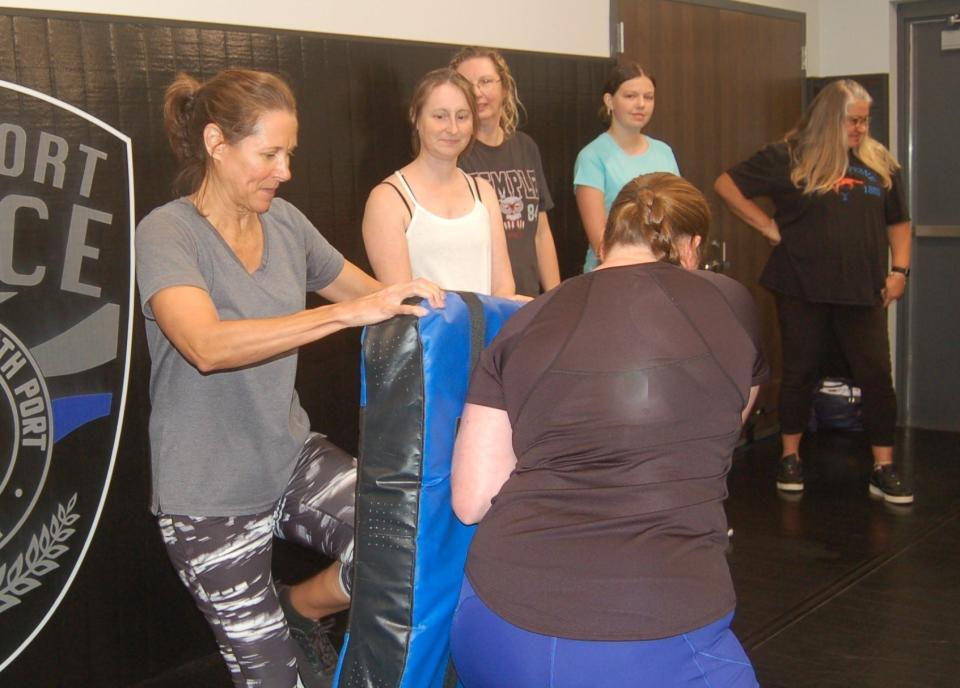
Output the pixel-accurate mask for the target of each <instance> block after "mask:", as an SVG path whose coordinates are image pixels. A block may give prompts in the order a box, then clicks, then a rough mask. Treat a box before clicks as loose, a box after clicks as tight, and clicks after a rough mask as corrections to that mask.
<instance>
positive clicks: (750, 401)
mask: <svg viewBox="0 0 960 688" xmlns="http://www.w3.org/2000/svg"><path fill="white" fill-rule="evenodd" d="M759 392H760V385H754V386H753V387H751V388H750V396H749V397H748V398H747V405H746V406H744V407H743V410H742V411H741V412H740V425H743V424H744V423H746V422H747V418H749V417H750V412H751V411H752V410H753V405H754V404H755V403H756V402H757V394H758V393H759Z"/></svg>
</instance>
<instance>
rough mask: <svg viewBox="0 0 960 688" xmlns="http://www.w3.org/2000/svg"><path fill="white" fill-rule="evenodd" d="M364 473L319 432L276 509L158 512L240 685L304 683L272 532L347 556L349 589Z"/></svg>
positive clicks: (265, 687) (278, 687)
mask: <svg viewBox="0 0 960 688" xmlns="http://www.w3.org/2000/svg"><path fill="white" fill-rule="evenodd" d="M356 478H357V467H356V460H355V459H354V458H353V457H351V456H350V455H349V454H347V453H345V452H344V451H342V450H341V449H339V448H337V447H336V446H334V445H333V444H331V443H330V442H328V441H327V440H326V438H324V437H323V435H318V434H311V435H310V436H309V437H308V438H307V441H306V442H305V443H304V445H303V449H302V450H301V452H300V457H299V458H298V460H297V465H296V469H295V470H294V473H293V476H292V477H291V479H290V484H289V485H288V486H287V490H286V492H285V493H284V494H283V496H282V497H281V498H280V501H279V502H278V503H277V506H276V509H274V510H273V511H270V512H265V513H261V514H253V515H250V516H228V517H200V516H174V515H170V514H160V515H159V516H158V521H159V524H160V531H161V533H162V535H163V541H164V544H165V545H166V548H167V554H168V555H169V556H170V560H171V561H172V562H173V565H174V568H176V570H177V573H178V574H179V576H180V579H181V580H182V581H183V583H184V585H186V586H187V589H188V590H189V591H190V593H191V594H192V595H193V598H194V600H195V601H196V603H197V606H198V607H199V608H200V611H201V612H203V615H204V616H205V617H206V618H207V622H208V623H209V624H210V626H211V627H212V628H213V632H214V635H215V636H216V638H217V643H218V644H219V646H220V652H221V654H222V655H223V658H224V660H225V661H226V663H227V667H228V668H229V669H230V675H231V677H232V678H233V685H234V686H235V687H236V688H292V687H293V686H297V685H298V678H297V668H296V660H295V659H294V653H293V649H292V648H293V645H292V643H293V642H294V641H293V640H292V639H291V638H290V634H289V632H288V631H287V624H286V622H285V621H284V618H283V612H282V611H281V609H280V602H279V600H278V599H277V593H276V590H275V589H274V586H273V580H272V577H271V574H270V560H271V554H272V551H273V537H274V536H277V537H280V538H283V539H285V540H289V541H291V542H296V543H298V544H300V545H303V546H305V547H309V548H311V549H314V550H317V551H319V552H322V553H323V554H325V555H326V556H328V557H330V558H332V559H339V560H340V562H341V564H342V568H341V572H340V582H341V584H342V585H343V588H344V590H345V591H347V592H348V593H349V591H350V582H351V573H352V569H353V513H354V511H353V509H354V491H355V487H356Z"/></svg>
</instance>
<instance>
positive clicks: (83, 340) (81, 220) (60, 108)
mask: <svg viewBox="0 0 960 688" xmlns="http://www.w3.org/2000/svg"><path fill="white" fill-rule="evenodd" d="M133 227H134V209H133V167H132V158H131V144H130V139H129V138H128V137H126V136H124V135H123V134H121V133H120V132H118V131H116V130H115V129H113V128H111V127H109V126H108V125H106V124H104V123H102V122H100V121H99V120H97V119H95V118H94V117H92V116H90V115H88V114H87V113H84V112H83V111H81V110H78V109H77V108H75V107H73V106H70V105H68V104H66V103H62V102H60V101H58V100H55V99H53V98H51V97H49V96H47V95H45V94H42V93H38V92H36V91H32V90H30V89H27V88H24V87H22V86H18V85H16V84H12V83H8V82H5V81H0V627H2V628H3V629H4V632H3V633H2V634H0V669H2V668H3V667H4V666H6V664H8V663H9V662H10V661H12V660H13V658H14V657H16V656H17V655H18V654H19V653H20V652H21V651H22V650H23V649H24V648H25V647H26V646H27V644H28V643H29V642H30V641H31V640H32V639H33V638H34V637H35V636H36V634H37V633H39V631H40V629H41V628H42V627H43V625H44V624H45V623H46V622H47V621H48V620H49V619H50V617H51V616H52V615H53V614H54V613H55V611H56V608H57V606H58V605H59V603H60V601H61V600H62V599H63V596H64V595H65V594H66V591H67V589H68V588H69V586H70V583H71V582H72V581H73V578H74V576H75V575H76V572H77V570H78V569H79V567H80V565H81V564H82V562H83V557H84V554H85V553H86V550H87V548H88V546H89V544H90V540H91V538H92V537H93V533H94V531H95V529H96V527H97V521H98V519H99V516H100V513H101V511H102V508H103V504H104V500H105V498H106V494H107V489H108V488H109V486H110V477H111V474H112V472H113V465H114V461H115V458H116V453H117V446H118V442H119V435H120V426H121V423H122V419H123V408H124V401H125V397H126V389H127V379H128V373H129V358H130V338H131V331H132V327H131V323H132V320H131V308H132V303H133Z"/></svg>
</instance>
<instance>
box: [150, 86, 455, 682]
mask: <svg viewBox="0 0 960 688" xmlns="http://www.w3.org/2000/svg"><path fill="white" fill-rule="evenodd" d="M164 120H165V125H166V129H167V134H168V137H169V139H170V143H171V146H172V147H173V150H174V152H175V154H176V155H177V157H178V159H179V160H180V163H181V168H180V173H179V175H178V178H177V186H178V187H180V190H181V191H182V192H184V193H185V195H184V196H183V197H182V198H179V199H177V200H175V201H172V202H170V203H168V204H166V205H164V206H162V207H160V208H157V209H156V210H154V211H153V212H152V213H150V214H149V215H148V216H147V217H146V218H144V220H143V221H142V222H141V223H140V225H139V227H138V228H137V237H136V243H137V272H138V274H137V281H138V284H139V287H140V296H141V299H142V305H143V312H144V316H145V318H146V330H147V338H148V344H149V347H150V357H151V379H150V397H151V403H152V410H151V415H150V448H151V464H152V471H153V496H152V509H153V511H154V513H156V514H157V517H158V522H159V524H160V528H161V532H162V534H163V540H164V544H165V546H166V548H167V551H168V554H169V556H170V559H171V561H172V562H173V564H174V567H175V568H176V569H177V572H178V574H179V575H180V578H181V579H182V580H183V582H184V583H185V585H186V586H187V588H188V589H189V590H190V592H191V593H192V594H193V596H194V598H195V600H196V603H197V606H198V607H199V608H200V610H201V611H202V612H203V614H204V615H205V616H206V618H207V620H208V622H209V623H210V625H211V627H212V629H213V631H214V634H215V635H216V637H217V641H218V643H219V645H220V651H221V653H222V654H223V657H224V659H225V661H226V663H227V666H228V668H229V669H230V673H231V675H232V678H233V682H234V685H235V686H247V685H252V684H253V683H257V685H269V686H290V687H292V686H295V685H297V684H298V671H299V675H300V679H301V680H302V681H303V683H304V684H306V685H313V684H314V683H315V682H316V681H317V680H318V674H322V673H329V672H332V670H333V668H334V664H335V661H336V653H335V651H334V650H333V649H332V647H331V646H330V644H329V641H328V640H326V639H325V635H324V634H322V633H318V632H317V630H318V625H317V624H318V620H319V619H321V618H322V617H325V616H327V615H329V614H332V613H334V612H337V611H340V610H342V609H345V608H346V607H347V606H349V602H350V596H349V591H350V582H351V581H350V578H351V576H350V571H351V561H352V551H353V495H354V488H353V485H354V481H355V473H356V467H355V462H354V460H353V459H352V457H350V456H349V455H347V454H345V453H344V452H343V451H341V450H339V449H337V448H336V447H334V446H333V445H332V444H330V443H329V442H327V441H326V439H325V438H324V437H323V436H322V435H318V434H316V433H311V432H310V427H309V420H308V418H307V416H306V413H305V412H304V410H303V409H302V408H301V406H300V403H299V400H298V398H297V394H296V392H295V391H294V378H295V375H296V365H297V356H296V353H297V348H298V347H300V346H302V345H304V344H308V343H310V342H312V341H315V340H317V339H320V338H322V337H325V336H327V335H329V334H332V333H333V332H336V331H338V330H341V329H343V328H346V327H354V326H360V325H366V324H370V323H375V322H379V321H381V320H384V319H387V318H389V317H391V316H393V315H396V314H400V313H412V314H417V315H422V314H423V313H424V312H425V311H424V309H423V308H421V307H418V306H409V305H404V304H403V300H404V299H405V298H407V297H410V296H420V297H424V298H427V299H429V301H430V303H431V304H433V305H438V306H439V305H442V293H441V292H440V290H439V289H438V288H437V287H436V286H435V285H433V284H430V283H429V282H426V281H422V280H420V281H416V282H408V283H404V284H398V285H395V286H392V287H389V288H387V289H381V287H382V285H381V284H380V283H379V282H377V281H376V280H374V279H373V278H372V277H369V276H368V275H366V274H364V273H363V272H362V271H361V270H360V269H358V268H357V267H356V266H354V265H352V264H351V263H349V262H348V261H346V260H344V258H343V256H342V255H341V254H340V253H339V252H338V251H337V250H336V249H334V248H333V247H332V246H330V244H329V243H327V241H326V240H325V239H324V238H323V237H322V236H321V235H320V234H319V232H317V230H316V228H315V227H314V226H313V225H312V224H311V223H310V222H309V220H307V218H306V217H304V216H303V214H302V213H300V212H299V211H298V210H297V209H296V208H294V207H293V206H292V205H290V204H289V203H286V202H285V201H283V200H281V199H277V198H275V196H276V192H277V189H278V187H279V185H280V184H281V183H283V182H285V181H287V180H288V179H290V175H291V173H290V158H291V155H292V153H293V150H294V148H296V145H297V114H296V104H295V101H294V97H293V93H292V92H291V90H290V88H289V86H287V84H285V83H284V82H283V81H282V80H281V79H279V78H278V77H276V76H274V75H271V74H267V73H263V72H256V71H250V70H227V71H224V72H221V73H220V74H218V75H217V76H215V77H214V78H212V79H211V80H210V81H208V82H206V83H203V84H200V83H198V82H197V81H195V80H194V79H192V78H191V77H189V76H187V75H185V74H181V75H180V76H178V77H177V79H176V80H175V81H174V83H173V84H172V85H171V86H170V87H169V88H168V90H167V94H166V98H165V101H164ZM307 291H316V292H318V293H319V294H321V295H322V296H323V297H325V298H326V299H327V300H329V301H332V302H334V303H333V304H332V305H329V306H322V307H319V308H311V309H307V308H305V305H306V299H305V294H306V292H307ZM275 534H276V535H280V536H282V537H284V538H286V539H291V540H294V541H296V542H299V543H301V544H303V545H305V546H308V547H311V548H313V549H316V550H319V551H321V552H323V553H324V554H325V555H327V556H329V557H330V558H333V559H335V560H339V561H338V562H337V563H336V564H334V565H333V566H331V567H330V568H328V569H327V570H325V571H322V572H321V573H319V574H317V575H316V576H314V577H313V578H310V579H308V580H307V581H305V582H303V583H301V584H299V585H296V586H292V587H289V588H282V589H281V591H280V595H279V596H278V592H277V590H276V589H275V588H274V585H273V582H272V580H271V576H270V558H271V547H272V540H273V536H274V535H275ZM291 635H292V636H293V637H294V639H296V640H297V641H299V642H297V643H295V642H292V640H291Z"/></svg>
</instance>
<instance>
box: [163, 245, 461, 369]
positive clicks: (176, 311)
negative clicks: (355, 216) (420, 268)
mask: <svg viewBox="0 0 960 688" xmlns="http://www.w3.org/2000/svg"><path fill="white" fill-rule="evenodd" d="M347 266H350V267H351V268H353V270H356V268H355V267H353V266H352V265H351V264H350V263H345V264H344V270H346V271H347V272H348V274H347V275H346V276H345V275H344V271H341V273H340V275H339V276H338V277H337V278H336V279H335V280H334V281H333V283H331V285H329V286H328V287H327V288H325V289H323V290H321V293H322V294H324V295H325V296H326V295H327V294H328V293H329V294H331V295H337V294H339V293H344V292H347V291H351V290H355V289H356V287H351V286H347V285H345V284H344V283H343V281H344V280H346V281H354V280H356V277H355V276H354V275H353V274H352V271H351V270H349V269H348V268H347ZM356 271H357V272H360V271H359V270H356ZM360 274H363V273H360ZM367 279H369V278H367ZM338 282H340V284H338ZM362 285H363V287H365V286H366V285H367V283H366V282H365V281H363V282H362ZM361 288H362V287H361ZM410 296H419V297H422V298H426V299H428V300H429V301H430V304H431V305H433V306H434V307H437V308H439V307H441V306H442V305H443V293H442V292H441V291H440V289H439V288H438V287H437V286H436V285H434V284H431V283H430V282H427V281H426V280H417V281H415V282H409V283H406V284H400V285H395V286H393V287H389V288H387V289H384V290H381V291H376V292H373V293H369V294H367V295H366V296H364V297H362V298H359V299H356V300H353V301H345V302H343V303H335V304H332V305H329V306H320V307H319V308H311V309H307V310H303V311H299V312H297V313H291V314H290V315H283V316H278V317H275V318H260V319H250V320H221V319H220V316H219V314H218V313H217V309H216V306H215V305H214V303H213V301H212V300H211V299H210V295H209V294H208V293H207V292H206V291H204V290H203V289H199V288H197V287H191V286H174V287H167V288H166V289H161V290H160V291H158V292H157V293H156V294H154V295H153V296H152V297H151V298H150V308H151V309H152V311H153V314H154V317H155V318H156V320H157V324H158V325H159V326H160V329H161V330H162V331H163V334H164V335H165V336H166V337H167V339H169V340H170V341H171V343H172V344H173V345H174V346H175V347H176V348H177V350H178V351H179V352H180V353H181V354H182V355H183V356H184V358H186V359H187V360H188V361H190V363H192V364H193V365H194V366H196V368H197V369H198V370H200V371H201V372H204V373H207V372H212V371H215V370H228V369H231V368H239V367H242V366H245V365H251V364H254V363H259V362H260V361H263V360H266V359H268V358H271V357H273V356H277V355H279V354H283V353H286V352H287V351H290V350H292V349H295V348H297V347H298V346H302V345H303V344H307V343H309V342H312V341H315V340H317V339H321V338H322V337H326V336H327V335H330V334H333V333H334V332H337V331H339V330H342V329H344V328H346V327H355V326H360V325H369V324H372V323H376V322H380V321H382V320H386V319H387V318H390V317H392V316H394V315H400V314H411V315H424V314H425V313H426V311H425V309H423V308H421V307H419V306H409V305H405V304H404V303H403V300H404V299H406V298H408V297H410Z"/></svg>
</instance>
